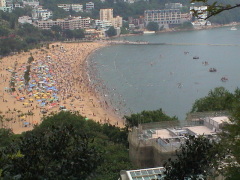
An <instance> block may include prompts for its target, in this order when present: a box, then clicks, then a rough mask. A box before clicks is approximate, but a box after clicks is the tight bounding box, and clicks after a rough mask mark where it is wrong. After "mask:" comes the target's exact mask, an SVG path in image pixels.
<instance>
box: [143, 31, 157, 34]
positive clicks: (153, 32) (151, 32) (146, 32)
mask: <svg viewBox="0 0 240 180" xmlns="http://www.w3.org/2000/svg"><path fill="white" fill-rule="evenodd" d="M143 34H155V31H143Z"/></svg>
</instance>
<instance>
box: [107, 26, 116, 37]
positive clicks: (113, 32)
mask: <svg viewBox="0 0 240 180" xmlns="http://www.w3.org/2000/svg"><path fill="white" fill-rule="evenodd" d="M106 34H107V36H108V37H112V36H116V35H117V31H116V29H115V28H114V27H113V26H111V27H110V28H109V29H108V30H107V31H106Z"/></svg>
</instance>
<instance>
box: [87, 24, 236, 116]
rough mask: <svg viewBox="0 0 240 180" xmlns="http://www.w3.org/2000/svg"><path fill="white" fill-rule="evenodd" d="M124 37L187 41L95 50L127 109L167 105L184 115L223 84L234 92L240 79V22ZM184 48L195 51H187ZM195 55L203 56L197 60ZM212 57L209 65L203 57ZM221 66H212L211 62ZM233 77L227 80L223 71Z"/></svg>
mask: <svg viewBox="0 0 240 180" xmlns="http://www.w3.org/2000/svg"><path fill="white" fill-rule="evenodd" d="M238 29H239V30H237V31H231V30H230V28H229V27H224V28H218V29H210V30H200V31H190V32H172V33H163V34H157V35H141V36H132V37H124V38H121V39H125V40H129V41H149V42H158V43H189V44H185V45H179V44H176V45H114V46H110V47H106V48H103V49H101V50H99V51H97V52H95V53H94V54H93V55H92V56H91V57H90V59H91V60H90V61H91V62H92V63H94V64H95V67H96V68H97V69H98V76H99V77H100V78H101V79H102V80H103V83H104V84H105V85H106V87H107V89H108V91H105V92H104V94H105V96H106V97H108V98H110V99H111V102H112V103H113V104H115V106H116V107H117V108H119V109H121V110H122V112H123V114H128V115H129V114H130V113H137V112H141V111H142V110H156V109H159V108H162V109H163V111H164V112H165V113H166V114H168V115H170V116H174V115H176V116H177V117H179V119H181V120H183V119H185V117H186V113H187V112H189V111H190V110H191V107H192V105H193V103H194V101H195V100H196V99H198V98H201V97H204V96H206V95H207V94H208V92H209V91H210V90H211V89H214V88H215V87H219V86H223V87H225V88H226V89H228V90H229V91H230V92H233V91H234V90H235V89H236V88H237V87H238V86H239V83H240V70H239V67H240V41H239V39H240V27H238ZM184 52H189V54H185V53H184ZM193 56H199V59H198V60H194V59H193ZM205 61H206V62H208V65H203V63H202V62H205ZM211 67H213V68H216V69H217V72H215V73H211V72H209V68H211ZM223 76H225V77H227V78H228V79H229V80H228V81H227V82H222V81H221V80H220V79H221V77H223Z"/></svg>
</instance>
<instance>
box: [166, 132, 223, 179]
mask: <svg viewBox="0 0 240 180" xmlns="http://www.w3.org/2000/svg"><path fill="white" fill-rule="evenodd" d="M217 147H218V146H217V143H216V142H214V141H212V140H210V139H209V138H206V137H203V136H199V137H194V136H189V137H188V139H187V140H186V142H185V144H182V145H181V146H180V148H179V150H178V151H177V152H176V159H169V161H168V162H167V163H166V164H165V165H164V167H165V168H166V172H165V175H166V177H165V178H164V179H165V180H177V179H185V178H191V179H197V177H203V178H204V179H206V178H207V177H213V176H214V175H215V173H217V172H216V169H217V168H216V165H217V162H218V161H219V160H221V159H222V152H221V150H220V149H219V148H217ZM213 169H215V170H214V171H213Z"/></svg>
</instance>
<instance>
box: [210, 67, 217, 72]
mask: <svg viewBox="0 0 240 180" xmlns="http://www.w3.org/2000/svg"><path fill="white" fill-rule="evenodd" d="M209 72H217V69H215V68H210V69H209Z"/></svg>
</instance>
